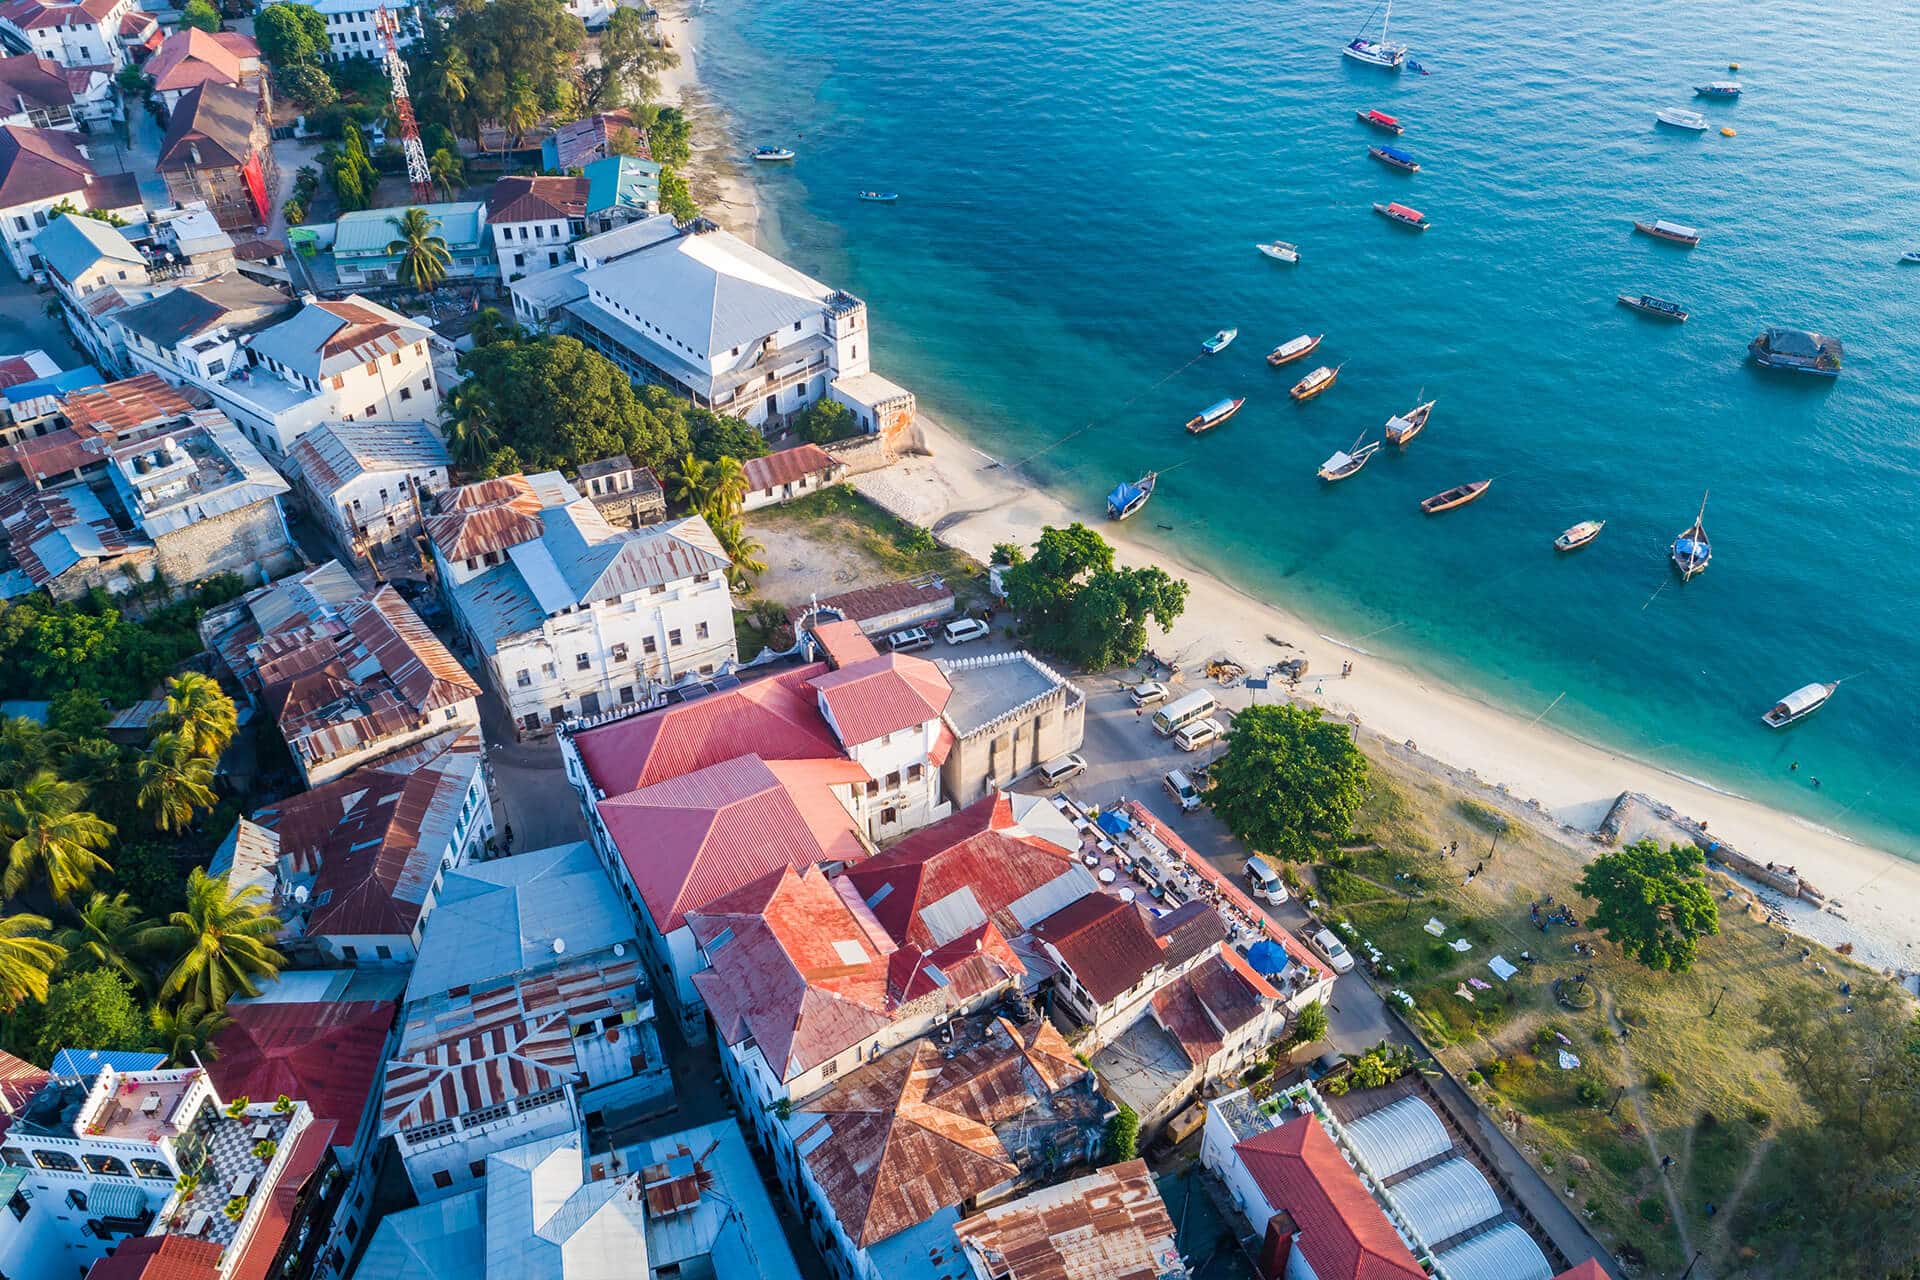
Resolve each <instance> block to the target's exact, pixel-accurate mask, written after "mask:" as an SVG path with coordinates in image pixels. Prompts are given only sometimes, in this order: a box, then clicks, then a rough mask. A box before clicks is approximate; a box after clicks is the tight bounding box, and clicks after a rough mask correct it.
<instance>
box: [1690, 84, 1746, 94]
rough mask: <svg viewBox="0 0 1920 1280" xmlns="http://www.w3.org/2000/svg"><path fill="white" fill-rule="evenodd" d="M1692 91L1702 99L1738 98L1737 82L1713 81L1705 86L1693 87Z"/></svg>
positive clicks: (1738, 85) (1738, 88)
mask: <svg viewBox="0 0 1920 1280" xmlns="http://www.w3.org/2000/svg"><path fill="white" fill-rule="evenodd" d="M1693 91H1694V92H1695V93H1696V94H1698V95H1700V96H1701V97H1703V98H1737V97H1739V96H1740V82H1739V81H1738V80H1714V81H1711V82H1709V83H1707V84H1697V85H1695V86H1693Z"/></svg>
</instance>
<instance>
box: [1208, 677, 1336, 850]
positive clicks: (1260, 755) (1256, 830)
mask: <svg viewBox="0 0 1920 1280" xmlns="http://www.w3.org/2000/svg"><path fill="white" fill-rule="evenodd" d="M1212 777H1213V781H1214V785H1213V789H1212V790H1211V791H1210V792H1209V793H1208V796H1207V798H1208V800H1209V802H1210V803H1211V804H1212V806H1213V811H1214V812H1215V813H1216V814H1218V815H1219V816H1220V819H1221V821H1223V822H1225V823H1226V824H1227V829H1228V830H1229V831H1231V832H1233V834H1234V836H1235V837H1237V838H1238V839H1240V840H1241V841H1243V842H1245V843H1246V844H1247V845H1248V846H1250V847H1252V848H1254V849H1259V850H1263V851H1265V852H1268V853H1273V854H1278V855H1279V856H1280V857H1283V858H1291V859H1295V860H1302V859H1306V858H1310V857H1312V856H1313V850H1314V836H1315V834H1316V833H1324V834H1325V835H1326V836H1328V837H1330V838H1331V839H1334V840H1338V839H1340V838H1341V837H1343V836H1345V835H1346V834H1347V830H1348V827H1349V826H1350V825H1351V824H1352V822H1353V815H1354V814H1355V813H1356V812H1357V811H1358V810H1359V808H1360V802H1361V801H1362V800H1363V799H1365V798H1366V784H1367V758H1366V757H1365V756H1363V755H1361V754H1360V749H1359V748H1358V747H1356V746H1354V745H1353V733H1352V731H1351V730H1350V729H1349V728H1348V727H1347V726H1346V725H1344V724H1342V723H1340V722H1338V721H1334V720H1324V719H1322V718H1321V715H1320V709H1319V708H1318V707H1302V706H1294V705H1292V704H1281V705H1279V706H1263V707H1248V708H1247V709H1245V710H1244V711H1241V712H1240V713H1239V714H1237V715H1236V716H1234V718H1233V732H1232V733H1230V734H1229V735H1228V736H1227V750H1226V754H1225V755H1223V756H1221V758H1220V759H1219V760H1217V761H1215V762H1214V766H1213V771H1212Z"/></svg>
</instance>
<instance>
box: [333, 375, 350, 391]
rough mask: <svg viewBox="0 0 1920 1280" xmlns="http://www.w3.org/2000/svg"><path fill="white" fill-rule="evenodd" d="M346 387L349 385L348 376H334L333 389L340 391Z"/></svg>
mask: <svg viewBox="0 0 1920 1280" xmlns="http://www.w3.org/2000/svg"><path fill="white" fill-rule="evenodd" d="M346 385H347V379H346V375H344V374H339V373H336V374H334V375H333V389H334V390H335V391H338V390H340V389H341V388H342V387H344V386H346Z"/></svg>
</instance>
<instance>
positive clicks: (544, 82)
mask: <svg viewBox="0 0 1920 1280" xmlns="http://www.w3.org/2000/svg"><path fill="white" fill-rule="evenodd" d="M586 34H587V33H586V29H585V28H584V27H583V26H581V24H580V19H579V18H577V17H575V16H574V15H573V14H571V13H569V12H567V8H566V6H565V5H564V4H562V3H561V0H492V2H491V3H488V4H466V5H462V6H461V7H460V9H459V12H458V13H456V14H455V16H454V19H453V22H452V24H451V25H450V27H449V28H448V31H447V37H446V42H445V44H446V47H448V48H457V49H459V50H460V51H461V52H462V53H463V54H464V56H465V59H466V62H467V64H468V66H469V67H470V69H471V79H470V81H469V83H468V84H467V86H466V90H467V92H466V98H465V100H464V101H465V102H467V103H470V104H471V105H472V108H473V110H474V111H475V112H477V113H478V115H479V117H480V118H481V119H486V120H498V121H500V122H501V123H502V124H504V125H506V126H507V128H508V129H509V130H510V131H511V130H513V129H514V127H515V122H514V121H512V120H510V118H509V117H510V114H511V108H513V107H514V106H515V103H514V99H515V97H516V96H519V97H520V98H522V99H523V100H524V101H525V102H530V103H531V104H532V110H533V111H534V112H535V113H536V114H535V116H534V119H533V120H532V121H522V122H520V123H522V124H523V126H524V127H526V128H531V127H532V125H533V124H536V123H538V115H537V113H538V112H539V111H542V110H553V109H554V108H556V107H557V106H559V105H561V104H562V103H563V102H570V101H571V100H572V97H573V82H574V77H575V75H576V74H578V63H579V61H580V59H579V51H580V46H581V44H582V43H583V42H584V41H585V40H586ZM435 87H436V88H438V87H439V86H438V85H436V86H435ZM522 109H523V110H524V109H525V108H524V105H523V106H522Z"/></svg>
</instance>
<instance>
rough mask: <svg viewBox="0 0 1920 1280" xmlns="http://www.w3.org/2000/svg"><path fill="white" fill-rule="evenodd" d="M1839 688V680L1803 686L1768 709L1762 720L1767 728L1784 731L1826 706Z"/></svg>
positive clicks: (1816, 682)
mask: <svg viewBox="0 0 1920 1280" xmlns="http://www.w3.org/2000/svg"><path fill="white" fill-rule="evenodd" d="M1839 687H1840V682H1839V681H1838V680H1834V681H1831V682H1829V683H1827V684H1821V683H1820V682H1818V681H1815V682H1814V683H1813V684H1803V685H1801V686H1800V687H1799V688H1798V689H1795V690H1794V691H1793V692H1792V693H1790V694H1788V695H1787V696H1786V697H1784V698H1782V699H1780V701H1778V702H1776V703H1774V704H1773V705H1772V706H1771V707H1768V708H1767V710H1766V712H1765V713H1764V714H1763V715H1762V716H1761V717H1760V718H1761V719H1762V720H1764V721H1766V723H1767V727H1768V728H1770V729H1784V728H1786V727H1787V726H1788V725H1790V724H1793V723H1794V722H1795V721H1798V720H1805V719H1806V718H1807V717H1808V716H1810V715H1812V714H1813V713H1814V712H1816V711H1818V710H1819V709H1820V708H1822V707H1824V706H1826V705H1827V699H1828V698H1831V697H1832V696H1833V691H1834V690H1835V689H1838V688H1839Z"/></svg>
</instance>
